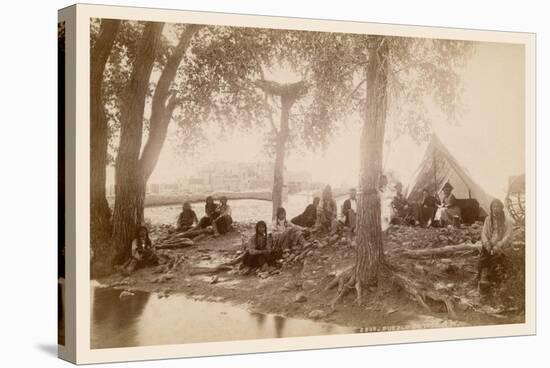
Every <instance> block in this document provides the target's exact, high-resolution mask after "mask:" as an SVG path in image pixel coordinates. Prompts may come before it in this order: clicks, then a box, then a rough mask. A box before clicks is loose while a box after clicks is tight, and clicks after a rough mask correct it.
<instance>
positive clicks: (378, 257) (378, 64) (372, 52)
mask: <svg viewBox="0 0 550 368" xmlns="http://www.w3.org/2000/svg"><path fill="white" fill-rule="evenodd" d="M384 40H385V39H384V37H379V36H375V37H373V39H372V41H373V42H372V45H371V47H370V48H369V53H368V57H369V59H368V66H367V100H366V101H367V102H366V112H365V114H366V116H365V121H364V125H363V131H362V133H361V141H360V147H361V150H360V152H361V161H360V162H361V164H360V165H361V167H360V178H359V185H360V188H361V194H360V196H359V201H358V202H359V203H358V206H357V207H358V208H357V210H358V211H357V260H356V264H355V288H356V291H357V294H358V295H357V298H358V302H359V303H361V298H362V294H361V292H362V291H363V290H364V289H365V288H366V287H367V286H370V285H372V286H375V285H376V284H377V278H378V272H379V269H380V263H381V261H382V258H383V247H382V227H381V223H380V221H381V213H380V212H381V207H380V206H381V205H380V195H379V189H378V186H379V179H380V176H381V175H382V155H383V143H384V130H385V125H386V108H387V66H388V61H387V56H388V46H387V44H386V43H385V41H384Z"/></svg>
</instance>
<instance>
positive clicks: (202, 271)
mask: <svg viewBox="0 0 550 368" xmlns="http://www.w3.org/2000/svg"><path fill="white" fill-rule="evenodd" d="M232 269H233V268H232V267H230V266H227V265H224V264H221V265H219V266H216V267H195V268H193V269H192V270H191V271H189V275H191V276H194V275H212V274H216V273H221V272H225V271H230V270H232Z"/></svg>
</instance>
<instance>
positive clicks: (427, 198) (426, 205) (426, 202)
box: [418, 188, 437, 227]
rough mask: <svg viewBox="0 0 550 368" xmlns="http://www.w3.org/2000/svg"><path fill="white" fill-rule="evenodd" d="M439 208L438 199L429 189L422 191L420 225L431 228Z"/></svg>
mask: <svg viewBox="0 0 550 368" xmlns="http://www.w3.org/2000/svg"><path fill="white" fill-rule="evenodd" d="M436 208H437V199H436V198H435V196H433V195H431V194H430V192H429V191H428V189H427V188H424V189H423V190H422V205H421V207H420V209H419V214H418V220H419V221H420V225H422V226H426V227H430V226H431V224H432V221H433V219H434V215H435V210H436Z"/></svg>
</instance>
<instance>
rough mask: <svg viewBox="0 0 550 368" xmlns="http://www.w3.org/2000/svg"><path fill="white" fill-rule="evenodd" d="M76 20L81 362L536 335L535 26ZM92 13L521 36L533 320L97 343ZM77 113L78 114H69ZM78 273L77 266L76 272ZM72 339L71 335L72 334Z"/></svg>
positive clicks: (180, 14) (187, 14) (97, 9)
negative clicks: (93, 342)
mask: <svg viewBox="0 0 550 368" xmlns="http://www.w3.org/2000/svg"><path fill="white" fill-rule="evenodd" d="M75 8H76V10H75V13H76V15H75V20H76V37H77V40H76V53H75V56H76V59H75V67H76V70H75V74H76V91H75V103H74V106H69V107H68V108H72V107H74V108H75V118H76V119H75V122H77V123H76V124H75V126H74V128H75V143H76V152H75V159H76V161H75V163H78V164H77V165H76V166H75V190H76V193H75V195H76V207H75V213H74V216H75V217H74V221H75V231H76V238H75V245H76V244H78V245H81V246H78V247H75V249H74V258H72V259H69V258H68V259H67V263H68V264H69V263H70V262H71V261H72V260H74V261H75V263H74V264H75V266H76V269H75V270H74V272H75V273H76V274H75V275H74V276H75V277H76V287H75V300H76V308H75V312H76V316H75V319H76V325H75V327H76V331H78V333H77V334H76V336H75V340H76V341H75V342H76V351H75V354H76V358H75V359H76V361H77V362H78V363H96V362H117V361H131V360H150V359H167V358H182V357H199V356H216V355H231V354H245V353H258V352H280V351H295V350H310V349H323V348H339V347H352V346H367V345H385V344H396V343H411V342H417V343H418V342H428V341H444V340H457V339H472V338H487V337H504V336H520V335H532V334H535V333H536V300H535V276H536V268H535V263H536V262H535V247H536V234H535V230H536V229H535V226H536V225H535V219H536V217H535V215H536V207H535V199H536V197H535V195H536V194H535V193H536V181H535V180H536V177H535V168H536V166H535V165H536V162H535V154H536V136H535V118H536V117H535V83H536V75H535V43H536V37H535V34H533V33H518V32H503V31H485V30H464V29H456V28H443V27H424V26H412V25H393V24H380V23H366V22H365V23H363V22H349V21H333V20H318V19H304V18H290V17H272V16H258V15H241V14H229V13H212V12H196V11H184V10H169V9H151V8H135V7H120V6H102V5H86V4H78V5H76V6H75ZM90 18H111V19H126V20H142V21H163V22H170V23H198V24H218V25H229V26H241V27H243V26H246V27H268V28H279V29H295V30H312V31H330V32H335V31H336V32H348V33H369V34H383V35H393V36H405V37H429V38H446V39H462V40H471V41H484V42H506V43H517V44H523V45H524V46H525V67H526V79H525V83H526V86H525V87H526V89H525V98H526V105H525V106H526V109H525V124H526V127H525V129H526V135H525V139H526V166H525V167H526V203H527V215H526V314H525V323H522V324H510V325H495V326H475V327H452V328H441V329H424V330H410V331H388V332H376V333H368V334H350V335H331V336H308V337H294V338H281V339H261V340H246V341H226V342H209V343H194V344H174V345H155V346H145V347H132V348H116V349H90V319H91V315H90V278H89V275H90V265H89V255H90V254H89V244H90V234H89V228H90V226H89V224H90V206H89V193H90V191H89V190H90V188H89V187H90V183H89V168H90V161H89V160H90V156H89V139H90V137H89V135H90V126H89V75H90V70H89V56H90V55H89V50H90V48H89V25H90V23H89V21H90ZM69 116H70V115H69ZM69 274H70V273H69ZM68 340H69V339H68Z"/></svg>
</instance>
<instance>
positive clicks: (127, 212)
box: [112, 22, 164, 260]
mask: <svg viewBox="0 0 550 368" xmlns="http://www.w3.org/2000/svg"><path fill="white" fill-rule="evenodd" d="M163 27H164V24H163V23H156V22H148V23H146V25H145V26H144V29H143V34H142V36H141V38H140V40H139V42H138V44H137V52H136V58H135V61H134V63H133V69H132V73H131V76H130V80H129V82H128V84H127V86H126V89H125V92H124V95H123V100H122V106H121V111H120V144H119V149H118V153H117V156H116V161H115V169H116V171H115V182H116V187H115V205H114V209H113V234H112V244H113V249H112V255H113V256H118V257H119V260H120V259H121V258H122V257H125V256H127V254H128V251H129V244H130V242H131V240H132V238H133V237H134V236H135V230H136V226H137V225H138V224H139V222H138V217H137V206H138V200H139V199H138V197H139V193H140V190H141V188H140V184H141V180H140V179H141V178H140V177H141V175H140V167H139V154H140V150H141V144H142V136H143V121H144V112H145V103H146V98H147V93H148V89H149V82H150V78H151V72H152V71H153V65H154V62H155V57H156V55H157V52H158V50H159V47H160V43H161V33H162V29H163Z"/></svg>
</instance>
